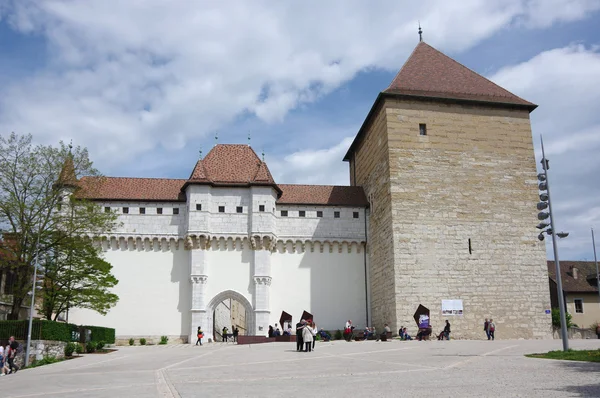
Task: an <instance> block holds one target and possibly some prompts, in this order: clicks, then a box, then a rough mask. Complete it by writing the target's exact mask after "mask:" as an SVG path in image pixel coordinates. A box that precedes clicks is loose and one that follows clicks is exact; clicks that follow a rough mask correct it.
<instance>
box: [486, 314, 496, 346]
mask: <svg viewBox="0 0 600 398" xmlns="http://www.w3.org/2000/svg"><path fill="white" fill-rule="evenodd" d="M494 332H496V324H495V323H494V320H493V319H492V318H490V322H489V323H488V333H489V334H490V337H491V338H492V341H493V340H494ZM488 340H489V338H488Z"/></svg>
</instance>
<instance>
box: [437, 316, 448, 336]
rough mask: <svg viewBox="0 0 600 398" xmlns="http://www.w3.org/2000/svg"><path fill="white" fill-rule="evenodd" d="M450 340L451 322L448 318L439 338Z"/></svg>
mask: <svg viewBox="0 0 600 398" xmlns="http://www.w3.org/2000/svg"><path fill="white" fill-rule="evenodd" d="M444 338H445V339H446V340H450V322H449V321H448V320H447V319H446V326H444V330H442V332H441V333H440V334H439V336H438V340H444Z"/></svg>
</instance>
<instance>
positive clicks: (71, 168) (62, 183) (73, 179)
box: [54, 154, 78, 188]
mask: <svg viewBox="0 0 600 398" xmlns="http://www.w3.org/2000/svg"><path fill="white" fill-rule="evenodd" d="M77 183H78V180H77V175H76V174H75V165H74V164H73V156H72V155H71V154H69V155H67V158H66V159H65V163H64V164H63V166H62V169H61V170H60V174H59V175H58V180H57V181H56V183H55V184H54V186H55V187H60V188H62V187H66V188H76V187H77Z"/></svg>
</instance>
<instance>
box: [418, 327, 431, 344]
mask: <svg viewBox="0 0 600 398" xmlns="http://www.w3.org/2000/svg"><path fill="white" fill-rule="evenodd" d="M432 329H433V328H432V327H431V326H428V327H426V328H420V329H419V333H417V340H419V341H423V340H424V339H425V340H428V339H429V336H431V333H432Z"/></svg>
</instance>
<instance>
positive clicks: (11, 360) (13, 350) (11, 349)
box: [6, 336, 19, 374]
mask: <svg viewBox="0 0 600 398" xmlns="http://www.w3.org/2000/svg"><path fill="white" fill-rule="evenodd" d="M18 348H19V343H17V342H16V341H15V337H14V336H10V339H9V340H8V353H6V358H7V361H8V367H9V369H10V372H9V373H8V374H11V373H17V371H18V370H19V367H18V366H17V365H15V357H16V356H17V349H18Z"/></svg>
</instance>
